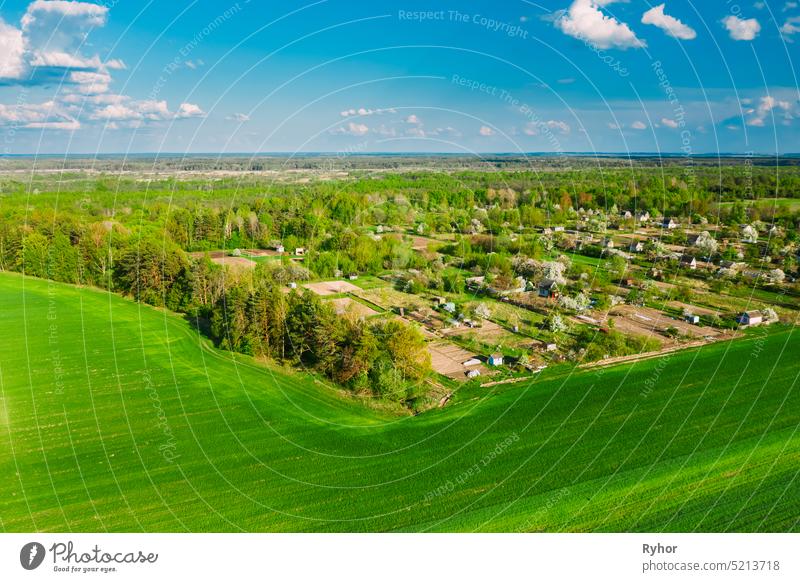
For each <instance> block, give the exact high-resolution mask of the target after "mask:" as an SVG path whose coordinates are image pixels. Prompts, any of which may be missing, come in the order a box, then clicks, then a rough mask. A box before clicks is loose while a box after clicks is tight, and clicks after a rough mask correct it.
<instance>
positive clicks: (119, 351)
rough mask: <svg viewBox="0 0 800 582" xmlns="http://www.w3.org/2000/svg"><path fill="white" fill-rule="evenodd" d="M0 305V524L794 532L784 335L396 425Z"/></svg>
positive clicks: (327, 394)
mask: <svg viewBox="0 0 800 582" xmlns="http://www.w3.org/2000/svg"><path fill="white" fill-rule="evenodd" d="M0 305H2V310H0V321H2V330H3V333H2V334H0V399H1V402H0V469H1V470H2V475H3V478H2V480H0V530H2V531H33V530H37V531H64V532H66V531H106V530H108V531H141V530H145V531H185V530H191V531H241V530H246V531H342V530H347V531H390V530H394V531H445V530H467V531H472V530H483V531H661V530H666V531H695V530H697V531H762V530H768V531H798V530H800V524H799V523H798V515H800V479H798V471H799V470H800V434H798V427H799V426H800V387H798V385H797V379H798V372H799V371H800V364H799V363H798V358H797V353H798V352H799V350H800V338H799V337H798V333H797V331H796V330H793V329H791V328H785V329H783V330H782V331H778V330H772V332H771V333H769V334H765V335H762V334H760V333H756V334H754V335H751V336H750V337H748V338H746V339H743V340H738V341H736V342H731V343H719V344H715V345H709V346H707V347H704V348H702V349H701V350H695V351H687V352H680V353H676V354H673V355H671V356H670V357H668V358H665V359H660V360H659V359H655V360H648V361H644V362H640V363H637V364H634V365H628V366H625V367H616V368H608V369H604V370H601V371H586V372H574V373H573V372H565V371H564V370H563V369H562V370H559V371H555V370H554V371H553V373H552V374H551V375H550V376H547V375H541V377H539V378H537V379H536V380H535V381H534V382H533V383H520V384H513V385H505V386H496V387H495V388H492V389H476V388H474V387H471V388H469V389H468V391H465V392H464V393H463V394H459V395H457V396H456V398H455V399H454V400H453V402H452V403H451V404H449V405H448V406H447V407H446V408H444V409H437V410H435V411H432V412H428V413H424V414H422V415H420V416H417V417H410V416H393V415H391V414H389V413H387V412H378V411H376V410H373V409H372V408H371V407H369V406H368V405H367V404H365V403H363V402H361V401H358V400H355V399H352V398H346V397H344V396H342V395H341V394H340V393H339V392H338V391H336V390H333V389H331V388H327V387H325V386H323V385H321V384H317V383H315V382H314V381H313V380H312V379H311V378H310V377H308V376H305V375H303V374H297V373H293V374H286V373H282V372H280V371H277V370H273V369H269V368H266V367H264V366H262V365H259V364H257V363H255V362H253V361H252V360H250V359H248V358H246V357H242V356H233V355H232V354H230V353H226V352H218V351H216V350H214V349H212V348H210V347H209V346H208V344H207V342H206V341H205V340H203V339H201V338H200V337H199V336H198V335H197V333H196V332H195V331H194V330H193V329H192V327H191V326H190V325H189V324H188V323H186V322H185V321H184V320H182V319H181V318H179V317H177V316H174V315H172V314H169V313H165V312H163V311H158V310H155V309H152V308H150V307H146V306H139V305H136V304H134V303H131V302H130V301H127V300H124V299H121V298H119V297H117V296H115V295H111V294H107V293H104V292H100V291H97V290H92V289H81V288H76V287H71V286H67V285H61V284H54V283H48V282H46V281H41V280H36V279H30V278H22V277H21V276H18V275H11V274H0ZM548 372H549V371H548ZM546 373H547V372H545V374H546ZM492 390H497V391H496V392H494V393H492V392H491V391H492Z"/></svg>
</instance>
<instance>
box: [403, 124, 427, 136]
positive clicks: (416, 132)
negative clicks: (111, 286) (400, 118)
mask: <svg viewBox="0 0 800 582" xmlns="http://www.w3.org/2000/svg"><path fill="white" fill-rule="evenodd" d="M406 135H410V136H412V137H426V136H427V134H426V133H425V130H424V129H422V128H421V127H420V126H418V125H416V126H413V127H409V128H408V129H406Z"/></svg>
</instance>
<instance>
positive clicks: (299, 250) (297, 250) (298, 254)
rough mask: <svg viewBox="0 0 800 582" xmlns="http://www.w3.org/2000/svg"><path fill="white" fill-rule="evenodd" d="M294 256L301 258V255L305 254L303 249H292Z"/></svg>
mask: <svg viewBox="0 0 800 582" xmlns="http://www.w3.org/2000/svg"><path fill="white" fill-rule="evenodd" d="M294 254H295V256H298V257H302V256H303V255H305V254H306V249H305V247H297V248H296V249H294Z"/></svg>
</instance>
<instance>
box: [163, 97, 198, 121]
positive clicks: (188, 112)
mask: <svg viewBox="0 0 800 582" xmlns="http://www.w3.org/2000/svg"><path fill="white" fill-rule="evenodd" d="M160 103H163V104H164V109H166V107H167V103H166V102H165V101H161V102H160ZM204 115H205V113H203V110H202V109H200V107H199V106H198V105H195V104H194V103H181V105H180V107H179V108H178V113H176V114H175V118H176V119H189V118H191V117H203V116H204Z"/></svg>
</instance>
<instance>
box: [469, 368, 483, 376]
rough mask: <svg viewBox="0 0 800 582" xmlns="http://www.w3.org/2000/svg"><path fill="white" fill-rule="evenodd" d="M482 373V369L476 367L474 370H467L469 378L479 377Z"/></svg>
mask: <svg viewBox="0 0 800 582" xmlns="http://www.w3.org/2000/svg"><path fill="white" fill-rule="evenodd" d="M480 375H481V371H480V370H476V369H474V368H473V369H472V370H467V378H477V377H478V376H480Z"/></svg>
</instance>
